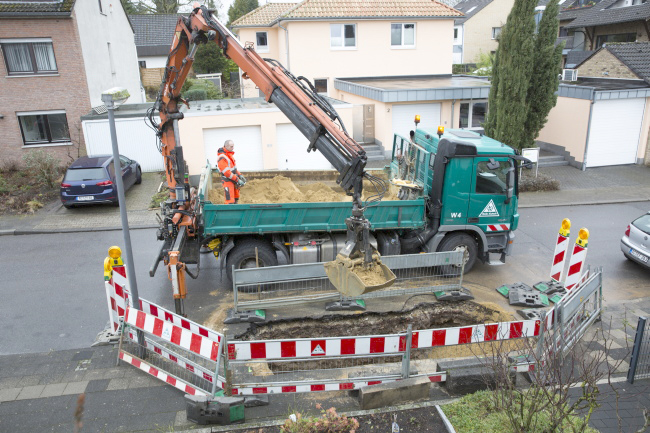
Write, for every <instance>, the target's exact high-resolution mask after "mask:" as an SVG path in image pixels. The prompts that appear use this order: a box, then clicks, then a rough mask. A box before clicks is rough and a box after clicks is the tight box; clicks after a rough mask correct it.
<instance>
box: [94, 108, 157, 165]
mask: <svg viewBox="0 0 650 433" xmlns="http://www.w3.org/2000/svg"><path fill="white" fill-rule="evenodd" d="M156 121H157V122H160V119H156ZM82 125H83V134H84V139H85V141H86V152H87V153H88V155H90V156H93V155H102V154H104V155H105V154H111V153H113V150H112V149H113V148H112V145H111V134H110V130H109V128H108V119H101V120H84V121H83V122H82ZM115 130H116V132H117V146H118V149H119V151H120V154H121V155H124V156H127V157H129V158H130V159H134V160H136V161H138V162H139V163H140V166H141V167H142V171H144V172H150V171H163V170H164V167H163V158H162V155H161V154H160V152H158V148H157V147H156V134H155V133H154V131H153V130H152V129H151V128H149V127H148V126H147V125H146V124H145V122H144V118H142V117H133V118H127V119H119V118H118V119H115Z"/></svg>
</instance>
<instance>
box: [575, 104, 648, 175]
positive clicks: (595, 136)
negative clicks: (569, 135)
mask: <svg viewBox="0 0 650 433" xmlns="http://www.w3.org/2000/svg"><path fill="white" fill-rule="evenodd" d="M644 110H645V99H643V98H639V99H615V100H611V101H596V103H595V104H594V107H593V112H592V113H591V130H590V131H589V142H588V145H587V167H602V166H604V165H621V164H634V163H635V162H636V152H637V148H638V146H639V136H640V134H641V123H642V122H643V112H644Z"/></svg>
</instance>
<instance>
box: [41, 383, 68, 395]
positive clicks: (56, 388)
mask: <svg viewBox="0 0 650 433" xmlns="http://www.w3.org/2000/svg"><path fill="white" fill-rule="evenodd" d="M67 385H68V384H67V383H53V384H50V385H45V389H43V392H41V398H45V397H58V396H60V395H63V391H64V390H65V387H66V386H67Z"/></svg>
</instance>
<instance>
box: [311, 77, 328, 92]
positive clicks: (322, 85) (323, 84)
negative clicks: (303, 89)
mask: <svg viewBox="0 0 650 433" xmlns="http://www.w3.org/2000/svg"><path fill="white" fill-rule="evenodd" d="M314 87H316V93H321V94H325V95H327V78H321V79H315V80H314Z"/></svg>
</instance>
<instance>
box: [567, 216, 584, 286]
mask: <svg viewBox="0 0 650 433" xmlns="http://www.w3.org/2000/svg"><path fill="white" fill-rule="evenodd" d="M588 239H589V231H588V230H587V229H584V228H582V229H580V234H579V235H578V239H576V243H575V245H574V246H573V252H572V253H571V259H570V260H569V270H568V271H567V276H566V280H565V281H564V287H566V289H567V290H571V289H573V288H574V286H575V285H576V284H578V283H579V282H580V280H581V279H582V267H583V266H584V263H585V259H586V258H587V240H588Z"/></svg>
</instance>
